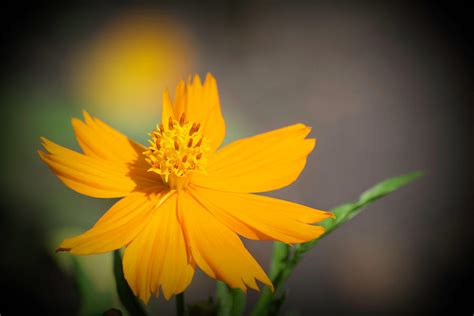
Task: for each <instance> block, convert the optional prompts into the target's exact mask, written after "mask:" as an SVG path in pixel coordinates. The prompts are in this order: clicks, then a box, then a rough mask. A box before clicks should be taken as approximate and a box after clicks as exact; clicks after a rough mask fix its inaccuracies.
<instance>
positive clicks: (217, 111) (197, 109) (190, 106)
mask: <svg viewBox="0 0 474 316" xmlns="http://www.w3.org/2000/svg"><path fill="white" fill-rule="evenodd" d="M165 104H166V102H164V106H165ZM173 110H174V116H175V118H176V119H179V118H180V117H181V115H182V114H183V113H185V115H186V119H187V120H189V121H191V122H193V123H200V124H201V126H202V133H203V135H204V137H206V138H207V139H208V140H209V146H210V148H211V151H214V150H216V149H217V148H218V147H219V146H220V145H221V144H222V141H223V140H224V136H225V122H224V118H223V117H222V113H221V106H220V101H219V92H218V90H217V83H216V79H215V78H214V77H213V76H212V75H211V74H207V76H206V80H205V81H204V83H201V79H200V78H199V76H198V75H196V76H194V79H193V81H192V82H191V80H189V82H188V83H187V84H185V83H184V82H183V81H181V82H180V83H179V84H178V85H177V87H176V91H175V96H174V104H173ZM164 114H165V113H164ZM163 119H165V117H163Z"/></svg>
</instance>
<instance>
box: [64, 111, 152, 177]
mask: <svg viewBox="0 0 474 316" xmlns="http://www.w3.org/2000/svg"><path fill="white" fill-rule="evenodd" d="M83 115H84V121H81V120H79V119H77V118H74V119H72V126H73V128H74V132H75V134H76V138H77V141H78V143H79V146H80V147H81V149H82V151H83V152H84V154H85V155H87V156H90V157H94V158H97V159H101V160H106V161H112V162H116V163H122V164H127V165H133V166H134V167H135V169H137V168H141V169H145V170H144V172H146V168H148V164H147V163H146V161H145V159H144V157H143V154H142V153H143V152H144V151H145V147H143V146H142V145H140V144H137V143H136V142H134V141H133V140H131V139H129V138H128V137H127V136H125V135H124V134H122V133H120V132H119V131H117V130H115V129H113V128H112V127H110V126H109V125H107V124H105V123H104V122H102V121H101V120H99V119H98V118H95V117H91V116H90V115H89V114H88V113H87V112H86V111H84V112H83Z"/></svg>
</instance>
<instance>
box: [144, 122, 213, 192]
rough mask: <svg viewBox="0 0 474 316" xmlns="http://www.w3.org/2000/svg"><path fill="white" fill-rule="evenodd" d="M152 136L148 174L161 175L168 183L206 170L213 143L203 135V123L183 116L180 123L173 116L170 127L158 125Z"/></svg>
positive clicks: (169, 123)
mask: <svg viewBox="0 0 474 316" xmlns="http://www.w3.org/2000/svg"><path fill="white" fill-rule="evenodd" d="M149 135H150V136H151V140H150V141H149V143H150V146H148V149H147V150H146V151H145V152H144V155H145V159H146V161H148V163H150V165H151V167H150V169H149V170H148V171H153V172H156V173H158V174H159V175H161V176H162V178H163V180H164V181H165V182H167V183H168V182H170V181H171V180H172V181H171V182H173V183H174V182H176V181H177V180H179V178H181V177H184V176H185V175H186V174H187V173H189V172H191V171H200V172H203V171H204V165H205V163H206V153H207V152H208V151H209V142H208V140H207V139H206V138H205V137H204V136H203V135H202V130H201V124H199V123H195V122H189V121H186V116H185V115H184V114H183V115H181V117H180V118H179V120H175V119H173V118H171V117H170V118H169V119H168V121H167V124H165V125H164V124H161V125H159V126H157V127H156V129H155V130H153V131H152V132H151V133H150V134H149ZM177 177H178V178H177ZM171 182H170V186H172V185H171V184H172V183H171Z"/></svg>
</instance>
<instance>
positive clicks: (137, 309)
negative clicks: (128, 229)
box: [114, 250, 146, 316]
mask: <svg viewBox="0 0 474 316" xmlns="http://www.w3.org/2000/svg"><path fill="white" fill-rule="evenodd" d="M114 275H115V282H116V283H117V293H118V296H119V298H120V301H121V302H122V305H123V306H124V307H125V309H126V310H127V311H128V312H129V314H130V315H131V316H146V312H145V310H144V309H143V307H142V305H141V303H140V301H139V300H138V298H137V297H136V296H135V294H133V291H132V289H131V288H130V287H129V286H128V283H127V281H126V280H125V278H124V275H123V267H122V256H121V255H120V251H119V250H115V251H114Z"/></svg>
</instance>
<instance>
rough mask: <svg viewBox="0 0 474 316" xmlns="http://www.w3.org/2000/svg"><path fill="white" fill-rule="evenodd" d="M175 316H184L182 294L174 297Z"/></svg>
mask: <svg viewBox="0 0 474 316" xmlns="http://www.w3.org/2000/svg"><path fill="white" fill-rule="evenodd" d="M176 315H178V316H184V292H183V293H179V294H177V295H176Z"/></svg>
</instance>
